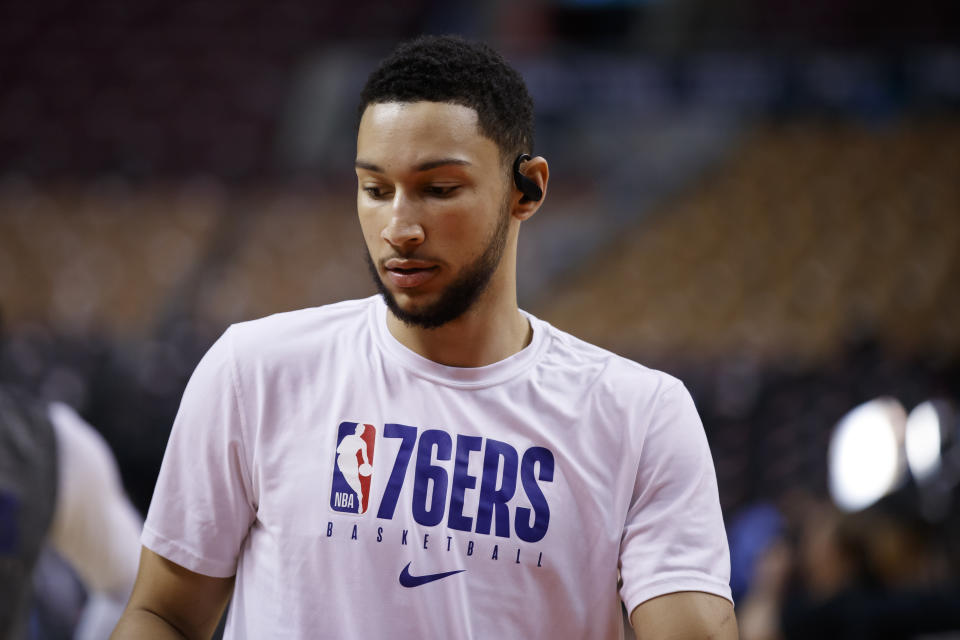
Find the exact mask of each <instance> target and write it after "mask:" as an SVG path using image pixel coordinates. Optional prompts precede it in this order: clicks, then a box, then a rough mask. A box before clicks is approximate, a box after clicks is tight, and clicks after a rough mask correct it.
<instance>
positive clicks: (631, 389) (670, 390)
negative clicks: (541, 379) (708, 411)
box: [536, 319, 686, 400]
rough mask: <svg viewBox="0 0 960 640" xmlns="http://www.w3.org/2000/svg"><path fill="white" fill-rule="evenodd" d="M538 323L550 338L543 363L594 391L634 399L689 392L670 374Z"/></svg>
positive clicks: (571, 380) (546, 323) (537, 321)
mask: <svg viewBox="0 0 960 640" xmlns="http://www.w3.org/2000/svg"><path fill="white" fill-rule="evenodd" d="M536 323H537V326H538V327H539V328H541V329H542V330H544V331H546V332H547V334H548V339H549V341H550V345H549V347H548V349H547V351H546V354H545V356H544V358H543V360H542V362H543V365H544V366H545V367H546V368H548V369H550V370H553V371H554V372H555V373H556V374H558V375H562V376H563V377H566V378H568V380H567V382H574V381H576V382H577V383H579V385H580V386H585V387H587V388H590V389H591V390H592V391H593V392H594V393H600V394H603V395H609V396H616V397H622V398H624V399H626V398H631V399H634V400H636V399H644V400H653V399H655V398H657V397H659V396H662V395H666V396H671V395H675V394H676V393H678V392H680V393H686V389H685V387H684V386H683V383H682V382H681V381H680V380H678V379H677V378H675V377H674V376H672V375H670V374H668V373H665V372H663V371H659V370H657V369H652V368H650V367H647V366H644V365H643V364H640V363H639V362H636V361H634V360H631V359H629V358H625V357H623V356H621V355H618V354H616V353H614V352H612V351H609V350H607V349H604V348H603V347H599V346H597V345H595V344H591V343H589V342H586V341H585V340H582V339H580V338H578V337H576V336H574V335H572V334H570V333H567V332H566V331H563V330H561V329H558V328H556V327H554V326H553V325H551V324H549V323H548V322H545V321H543V320H539V319H537V320H536Z"/></svg>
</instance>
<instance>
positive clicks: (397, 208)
mask: <svg viewBox="0 0 960 640" xmlns="http://www.w3.org/2000/svg"><path fill="white" fill-rule="evenodd" d="M380 237H381V238H383V239H384V240H386V241H387V242H388V243H389V244H390V245H391V246H392V247H393V248H394V249H396V250H397V251H399V252H401V253H403V252H408V251H412V250H413V249H415V248H416V247H418V246H419V245H420V244H422V243H423V241H424V239H425V238H426V235H425V233H424V231H423V226H422V225H421V224H420V221H419V219H418V218H417V215H416V209H415V207H414V206H413V203H411V202H410V201H409V199H408V198H406V197H405V196H404V195H403V194H402V193H400V192H399V191H398V192H397V195H396V196H394V199H393V206H392V208H391V212H390V220H389V221H388V222H387V226H385V227H384V228H383V231H381V232H380Z"/></svg>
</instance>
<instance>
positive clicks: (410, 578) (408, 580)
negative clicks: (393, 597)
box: [400, 562, 466, 587]
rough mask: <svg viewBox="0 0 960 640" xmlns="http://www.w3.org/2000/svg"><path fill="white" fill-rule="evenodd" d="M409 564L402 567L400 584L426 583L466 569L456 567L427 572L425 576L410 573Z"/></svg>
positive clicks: (414, 584)
mask: <svg viewBox="0 0 960 640" xmlns="http://www.w3.org/2000/svg"><path fill="white" fill-rule="evenodd" d="M410 564H411V563H409V562H408V563H407V566H405V567H404V568H403V571H401V572H400V585H401V586H404V587H419V586H420V585H422V584H427V583H428V582H433V581H434V580H439V579H441V578H446V577H447V576H452V575H453V574H455V573H460V572H462V571H466V569H457V570H456V571H444V572H443V573H428V574H427V575H425V576H414V575H410Z"/></svg>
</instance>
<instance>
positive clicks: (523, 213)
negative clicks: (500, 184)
mask: <svg viewBox="0 0 960 640" xmlns="http://www.w3.org/2000/svg"><path fill="white" fill-rule="evenodd" d="M519 170H520V172H521V173H522V174H523V175H524V176H526V177H527V178H528V179H530V180H532V181H533V182H535V183H536V185H537V186H538V187H540V191H542V192H543V196H542V197H541V198H540V199H539V200H530V199H529V198H525V197H524V195H523V193H522V192H521V191H520V190H519V189H518V188H517V187H516V186H515V185H513V177H512V175H511V180H510V183H511V186H513V196H512V198H511V203H512V204H511V209H510V215H511V216H513V217H514V218H516V219H517V220H526V219H527V218H529V217H530V216H532V215H533V214H535V213H536V212H537V209H539V208H540V205H541V204H543V201H544V200H545V199H546V197H547V182H548V181H549V180H550V167H549V166H548V165H547V159H546V158H544V157H543V156H537V157H536V158H531V159H530V160H527V161H526V162H522V163H520V166H519Z"/></svg>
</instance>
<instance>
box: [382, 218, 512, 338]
mask: <svg viewBox="0 0 960 640" xmlns="http://www.w3.org/2000/svg"><path fill="white" fill-rule="evenodd" d="M509 229H510V214H509V209H508V208H507V207H506V206H505V207H504V208H503V209H502V210H501V212H500V220H499V221H498V223H497V228H496V229H494V230H493V235H492V236H491V237H490V239H489V240H488V241H487V245H486V247H485V248H484V250H483V252H482V253H481V254H480V255H479V256H478V257H477V258H475V259H474V260H473V261H472V262H471V263H469V264H467V265H466V266H464V267H463V269H462V270H461V271H460V274H459V275H457V277H456V279H455V280H454V281H453V282H451V283H450V284H449V285H447V287H446V288H445V289H444V290H443V291H441V292H440V297H439V298H438V299H437V300H436V301H435V302H433V303H431V304H429V305H426V306H425V307H423V308H419V309H414V310H407V309H404V308H402V307H401V306H400V305H399V304H398V303H397V299H396V298H395V297H394V295H393V293H391V292H390V290H389V289H387V286H386V285H385V284H384V283H383V279H382V278H381V277H380V273H379V271H378V270H377V267H376V265H374V264H373V258H371V257H370V252H369V251H364V257H366V259H367V267H368V268H369V270H370V275H371V276H372V277H373V282H374V284H376V286H377V291H379V292H380V295H381V296H383V300H384V302H386V304H387V308H388V309H390V311H391V312H392V313H393V315H394V316H396V317H397V319H398V320H400V321H401V322H403V323H404V324H405V325H407V326H408V327H418V328H420V329H436V328H437V327H442V326H443V325H445V324H447V323H448V322H451V321H453V320H456V319H457V318H459V317H460V316H462V315H463V314H464V313H466V312H467V311H468V310H469V309H470V307H472V306H473V304H474V303H475V302H476V301H477V299H478V298H479V297H480V295H481V294H482V293H483V292H484V291H485V290H486V288H487V286H488V285H489V284H490V279H491V278H492V277H493V274H494V272H495V271H496V270H497V267H498V266H500V261H501V260H502V259H503V252H504V249H506V246H507V231H508V230H509ZM405 257H414V256H412V255H411V256H405Z"/></svg>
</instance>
